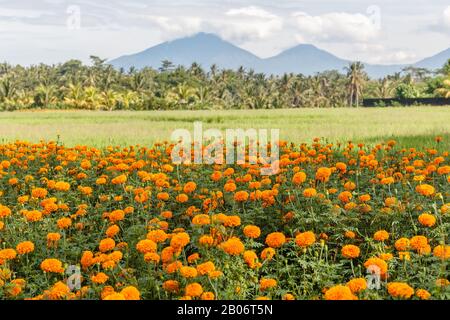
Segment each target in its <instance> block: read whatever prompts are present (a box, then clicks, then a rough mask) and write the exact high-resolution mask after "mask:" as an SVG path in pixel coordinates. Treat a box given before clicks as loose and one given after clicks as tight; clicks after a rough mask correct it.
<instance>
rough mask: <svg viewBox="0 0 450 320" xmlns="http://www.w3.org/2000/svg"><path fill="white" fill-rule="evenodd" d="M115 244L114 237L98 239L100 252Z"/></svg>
mask: <svg viewBox="0 0 450 320" xmlns="http://www.w3.org/2000/svg"><path fill="white" fill-rule="evenodd" d="M115 246H116V242H115V241H114V239H111V238H106V239H103V240H101V241H100V245H99V246H98V248H99V250H100V251H101V252H106V251H110V250H112V249H114V248H115Z"/></svg>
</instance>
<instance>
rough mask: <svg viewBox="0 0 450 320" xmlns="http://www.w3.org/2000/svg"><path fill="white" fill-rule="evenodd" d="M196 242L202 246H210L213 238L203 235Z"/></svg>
mask: <svg viewBox="0 0 450 320" xmlns="http://www.w3.org/2000/svg"><path fill="white" fill-rule="evenodd" d="M198 242H199V243H200V244H201V245H202V246H212V245H213V244H214V239H213V237H211V236H208V235H203V236H201V237H200V238H199V239H198Z"/></svg>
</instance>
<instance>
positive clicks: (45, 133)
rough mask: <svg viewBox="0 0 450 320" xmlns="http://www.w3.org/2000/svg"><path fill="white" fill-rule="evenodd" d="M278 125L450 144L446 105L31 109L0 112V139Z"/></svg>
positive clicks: (111, 137)
mask: <svg viewBox="0 0 450 320" xmlns="http://www.w3.org/2000/svg"><path fill="white" fill-rule="evenodd" d="M194 121H202V122H203V124H204V129H205V128H217V129H220V130H225V129H226V128H242V129H248V128H255V129H258V128H266V129H272V128H273V129H280V136H281V138H282V139H284V140H288V141H292V142H295V143H300V142H311V140H312V139H313V138H315V137H323V138H326V139H327V140H328V141H330V142H337V141H348V140H352V141H354V142H363V143H371V144H373V143H377V142H382V141H385V140H387V139H396V140H398V141H399V142H400V143H401V144H402V145H404V146H407V147H420V146H430V147H431V146H434V145H435V141H434V138H435V137H436V136H438V135H440V136H442V137H443V138H444V141H443V145H444V147H446V148H448V147H449V145H450V141H449V140H450V139H449V138H450V125H449V123H450V108H448V107H408V108H358V109H350V108H343V109H280V110H232V111H145V112H137V111H129V112H128V111H115V112H92V111H30V112H4V113H0V139H1V142H8V141H14V140H26V141H32V142H37V141H39V140H41V139H42V140H57V139H58V138H59V140H60V141H61V142H62V143H65V144H67V145H71V146H73V145H76V144H87V145H93V146H97V147H103V146H107V145H134V144H141V145H144V144H146V145H148V144H152V143H154V142H157V141H164V140H170V134H171V132H172V131H173V130H175V129H178V128H181V129H188V130H189V131H191V132H192V130H193V124H192V123H193V122H194Z"/></svg>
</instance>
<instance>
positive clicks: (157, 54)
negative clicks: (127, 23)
mask: <svg viewBox="0 0 450 320" xmlns="http://www.w3.org/2000/svg"><path fill="white" fill-rule="evenodd" d="M163 60H169V61H171V62H173V63H174V64H175V65H184V66H190V65H191V64H192V63H193V62H197V63H198V64H200V65H201V66H202V67H204V68H209V66H211V65H213V64H217V66H218V67H220V68H226V69H237V68H239V67H240V66H254V65H257V64H258V63H259V60H260V58H258V57H257V56H255V55H254V54H252V53H250V52H248V51H245V50H243V49H241V48H239V47H236V46H235V45H233V44H231V43H229V42H226V41H224V40H222V39H221V38H219V37H217V36H215V35H213V34H208V33H198V34H196V35H194V36H192V37H187V38H182V39H178V40H174V41H170V42H164V43H162V44H159V45H157V46H155V47H152V48H149V49H147V50H144V51H142V52H139V53H136V54H132V55H128V56H122V57H120V58H117V59H115V60H112V61H110V62H109V63H110V64H112V65H113V66H114V67H116V68H120V67H122V68H125V70H128V69H129V68H130V67H131V66H134V67H136V68H138V69H140V68H143V67H146V66H148V67H153V68H155V69H157V68H159V67H160V66H161V61H163Z"/></svg>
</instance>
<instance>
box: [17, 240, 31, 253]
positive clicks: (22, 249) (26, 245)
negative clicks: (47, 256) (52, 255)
mask: <svg viewBox="0 0 450 320" xmlns="http://www.w3.org/2000/svg"><path fill="white" fill-rule="evenodd" d="M16 251H17V253H18V254H27V253H30V252H33V251H34V243H33V242H31V241H23V242H21V243H19V244H18V245H17V246H16Z"/></svg>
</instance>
